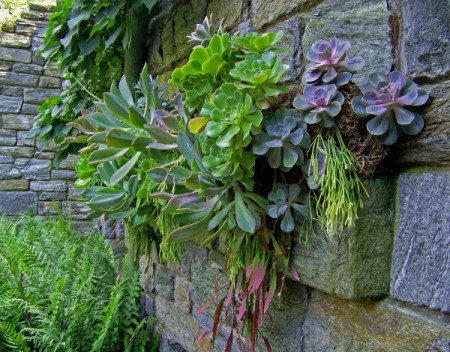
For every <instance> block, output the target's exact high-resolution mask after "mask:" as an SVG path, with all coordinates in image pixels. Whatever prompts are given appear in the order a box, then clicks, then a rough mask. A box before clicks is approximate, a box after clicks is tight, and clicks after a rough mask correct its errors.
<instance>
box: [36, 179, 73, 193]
mask: <svg viewBox="0 0 450 352" xmlns="http://www.w3.org/2000/svg"><path fill="white" fill-rule="evenodd" d="M30 189H31V190H32V191H49V192H65V191H67V183H66V182H65V181H31V183H30Z"/></svg>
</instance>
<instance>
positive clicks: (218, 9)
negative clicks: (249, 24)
mask: <svg viewBox="0 0 450 352" xmlns="http://www.w3.org/2000/svg"><path fill="white" fill-rule="evenodd" d="M247 11H248V9H247V8H246V4H245V1H244V0H230V1H227V4H226V6H224V3H223V1H221V0H213V1H209V4H208V8H207V10H206V14H207V15H208V16H209V15H210V14H212V15H213V23H214V24H215V25H217V24H218V23H219V22H220V20H221V19H223V23H224V24H226V25H227V29H228V30H229V29H231V28H234V27H236V25H237V24H238V23H239V22H240V21H242V20H243V19H245V17H246V15H247ZM216 28H217V27H216ZM193 31H194V28H192V30H191V32H193Z"/></svg>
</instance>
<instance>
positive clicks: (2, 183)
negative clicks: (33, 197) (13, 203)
mask: <svg viewBox="0 0 450 352" xmlns="http://www.w3.org/2000/svg"><path fill="white" fill-rule="evenodd" d="M28 184H29V181H28V180H23V179H22V180H0V191H27V190H28Z"/></svg>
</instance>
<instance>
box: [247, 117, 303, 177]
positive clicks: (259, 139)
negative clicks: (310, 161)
mask: <svg viewBox="0 0 450 352" xmlns="http://www.w3.org/2000/svg"><path fill="white" fill-rule="evenodd" d="M263 125H264V131H263V132H261V133H260V134H258V135H256V136H254V137H253V154H256V155H267V156H268V162H269V166H270V167H272V168H274V169H276V168H281V170H282V171H289V170H290V169H291V168H292V167H293V166H294V165H302V164H303V162H304V153H306V150H307V149H308V147H309V145H310V143H311V139H310V137H309V134H308V132H306V129H307V124H306V122H305V120H304V119H303V118H302V117H301V115H300V113H299V112H298V111H296V110H294V109H278V110H277V111H276V112H275V114H273V116H272V117H270V118H265V119H264V120H263Z"/></svg>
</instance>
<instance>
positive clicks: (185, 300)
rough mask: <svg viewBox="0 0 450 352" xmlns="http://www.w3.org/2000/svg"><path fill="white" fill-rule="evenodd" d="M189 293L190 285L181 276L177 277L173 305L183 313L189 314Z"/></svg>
mask: <svg viewBox="0 0 450 352" xmlns="http://www.w3.org/2000/svg"><path fill="white" fill-rule="evenodd" d="M190 293H191V283H190V282H189V281H187V280H186V279H185V278H184V277H182V276H179V277H177V278H176V279H175V290H174V298H175V303H176V304H177V306H178V307H179V308H180V309H181V310H182V311H183V312H185V313H190V312H191V300H190Z"/></svg>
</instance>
